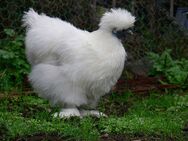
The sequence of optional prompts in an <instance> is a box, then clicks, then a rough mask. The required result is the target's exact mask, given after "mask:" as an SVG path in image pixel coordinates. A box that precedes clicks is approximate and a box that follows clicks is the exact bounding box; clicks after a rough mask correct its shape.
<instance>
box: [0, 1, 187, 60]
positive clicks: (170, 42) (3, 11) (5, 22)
mask: <svg viewBox="0 0 188 141" xmlns="http://www.w3.org/2000/svg"><path fill="white" fill-rule="evenodd" d="M172 4H173V11H172V9H170V5H171V3H170V1H167V0H166V1H165V0H164V1H161V0H133V1H131V2H130V1H128V0H78V1H75V0H69V1H67V0H41V1H36V0H3V1H1V2H0V21H1V22H0V37H1V38H4V37H5V35H4V32H3V30H4V29H7V28H11V29H14V30H15V31H17V32H19V33H22V32H23V28H22V26H21V18H22V15H23V12H24V11H27V10H28V9H29V8H30V7H33V8H34V9H35V10H37V11H38V12H39V13H41V12H43V13H46V14H47V15H49V16H53V17H59V18H61V19H63V20H66V21H68V22H71V23H73V24H74V25H75V26H77V27H79V28H81V29H86V30H89V31H93V30H95V29H97V23H98V22H99V17H100V16H101V14H102V13H103V12H104V11H105V10H106V8H111V7H123V8H126V9H128V10H130V11H131V12H132V13H133V14H134V15H135V16H136V17H137V23H136V26H135V28H134V30H135V34H134V35H133V36H132V37H130V38H128V39H124V41H126V42H124V43H125V44H127V45H126V46H127V50H129V51H130V52H131V54H132V55H133V56H134V58H136V59H139V58H141V57H142V56H143V55H145V53H146V52H147V51H158V52H161V51H162V50H164V49H165V48H172V49H174V51H175V52H174V54H175V55H176V56H182V55H183V56H187V51H185V50H187V47H186V46H187V43H188V41H187V35H186V32H187V31H186V29H185V28H188V27H183V26H179V25H178V24H177V23H178V22H181V21H177V20H175V18H174V17H170V14H171V16H175V15H176V13H177V12H178V11H177V9H178V8H179V7H186V6H188V2H187V1H185V0H184V1H183V0H182V1H179V2H174V3H172ZM170 10H171V13H170ZM187 11H188V10H187ZM187 11H185V12H187ZM172 12H173V13H172ZM186 18H187V17H186ZM180 20H181V19H180ZM185 20H187V19H185ZM185 22H187V21H185ZM187 23H188V22H187ZM182 27H183V28H184V29H183V28H182Z"/></svg>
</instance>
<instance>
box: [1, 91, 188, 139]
mask: <svg viewBox="0 0 188 141" xmlns="http://www.w3.org/2000/svg"><path fill="white" fill-rule="evenodd" d="M127 105H128V106H127ZM99 109H101V110H102V111H103V112H105V113H107V114H108V115H109V117H108V118H101V119H97V118H92V117H85V118H83V119H79V118H71V119H58V118H53V117H52V115H53V113H54V112H56V111H58V108H51V107H50V105H49V104H48V102H47V101H45V100H43V99H41V98H38V97H36V96H33V95H27V96H26V95H25V96H24V95H23V96H19V97H13V98H10V97H9V98H8V97H4V98H1V99H0V140H14V139H16V138H21V139H24V138H27V137H28V136H32V135H36V134H40V133H41V134H42V133H44V134H49V135H52V134H55V135H56V136H59V137H60V138H62V139H64V140H88V141H90V140H94V141H95V140H99V139H100V136H101V135H103V134H105V133H107V134H108V135H109V136H111V135H112V136H113V135H125V136H129V137H130V138H131V137H135V136H137V137H158V138H160V139H161V140H167V139H169V138H170V139H173V140H184V139H183V138H184V137H183V132H182V128H184V126H185V124H187V123H188V118H187V117H188V94H185V95H182V96H181V95H178V94H170V93H168V94H165V95H160V94H151V95H150V96H147V97H138V96H133V95H132V94H130V93H128V94H121V95H118V94H112V95H111V96H108V97H107V98H103V99H102V100H101V103H100V106H99ZM125 109H126V110H125Z"/></svg>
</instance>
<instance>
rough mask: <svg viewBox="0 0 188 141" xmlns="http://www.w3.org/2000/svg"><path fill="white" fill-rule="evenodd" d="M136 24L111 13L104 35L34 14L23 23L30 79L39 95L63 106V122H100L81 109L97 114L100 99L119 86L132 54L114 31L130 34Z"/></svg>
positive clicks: (123, 15) (101, 30)
mask: <svg viewBox="0 0 188 141" xmlns="http://www.w3.org/2000/svg"><path fill="white" fill-rule="evenodd" d="M134 22H135V17H134V16H132V15H131V13H129V12H128V11H126V10H124V9H111V11H109V12H106V13H105V14H104V15H103V17H102V18H101V21H100V24H99V29H98V30H96V31H93V32H88V31H83V30H81V29H78V28H76V27H74V26H73V25H72V24H70V23H68V22H66V21H62V20H60V19H59V18H51V17H48V16H46V15H45V14H41V15H39V14H38V13H36V12H35V11H34V10H33V9H30V10H29V11H28V12H26V13H25V14H24V16H23V23H24V26H26V27H27V33H26V38H25V45H26V55H27V58H28V61H29V62H30V64H31V66H32V70H31V73H30V75H29V79H30V82H31V84H32V86H33V88H34V90H35V91H36V92H37V93H38V95H39V96H41V97H43V98H46V99H48V100H49V101H50V102H51V103H52V104H59V105H60V106H62V108H63V109H62V110H61V112H60V113H59V116H60V117H70V116H83V115H86V114H91V115H95V116H99V115H100V112H98V111H87V110H83V109H81V110H80V109H79V110H78V109H77V108H78V107H82V106H85V105H87V106H89V107H91V108H95V107H96V105H97V102H98V100H99V98H100V97H101V96H103V95H104V94H106V93H108V92H109V91H110V89H111V87H112V86H113V85H115V83H116V82H117V80H118V78H119V77H120V75H121V73H122V70H123V68H124V61H125V59H126V52H125V50H124V48H123V46H122V44H121V41H120V40H119V39H118V38H117V37H116V36H114V35H113V34H112V30H113V29H116V30H123V29H127V28H129V27H132V26H133V25H134ZM57 115H58V114H57V113H56V114H55V116H57Z"/></svg>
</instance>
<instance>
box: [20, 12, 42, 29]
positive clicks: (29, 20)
mask: <svg viewBox="0 0 188 141" xmlns="http://www.w3.org/2000/svg"><path fill="white" fill-rule="evenodd" d="M39 17H40V15H39V14H38V13H37V12H35V11H34V10H33V8H30V9H29V11H28V12H24V15H23V18H22V22H23V26H24V27H26V28H31V27H32V26H33V25H34V24H35V23H36V21H37V19H38V18H39Z"/></svg>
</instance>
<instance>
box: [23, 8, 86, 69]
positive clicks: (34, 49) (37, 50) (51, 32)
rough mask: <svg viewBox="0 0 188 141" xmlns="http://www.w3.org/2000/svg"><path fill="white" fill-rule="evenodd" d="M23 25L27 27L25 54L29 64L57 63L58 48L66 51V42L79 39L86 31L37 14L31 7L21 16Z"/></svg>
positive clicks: (57, 19)
mask: <svg viewBox="0 0 188 141" xmlns="http://www.w3.org/2000/svg"><path fill="white" fill-rule="evenodd" d="M23 25H24V26H26V27H27V33H26V38H25V44H26V55H27V58H28V61H29V62H30V64H31V65H37V64H39V63H47V64H54V65H57V63H58V59H59V55H58V54H59V48H61V49H62V50H65V51H67V50H68V48H67V43H68V44H69V42H72V41H73V40H74V39H75V38H76V40H79V38H82V36H84V33H86V32H85V31H82V30H80V29H78V28H76V27H74V26H73V25H72V24H70V23H68V22H65V21H62V20H61V19H59V18H51V17H48V16H46V15H45V14H41V15H39V14H38V13H36V12H35V11H34V10H33V9H30V10H29V11H28V12H26V13H25V15H24V16H23Z"/></svg>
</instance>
